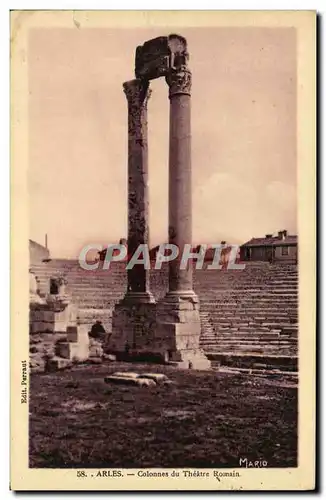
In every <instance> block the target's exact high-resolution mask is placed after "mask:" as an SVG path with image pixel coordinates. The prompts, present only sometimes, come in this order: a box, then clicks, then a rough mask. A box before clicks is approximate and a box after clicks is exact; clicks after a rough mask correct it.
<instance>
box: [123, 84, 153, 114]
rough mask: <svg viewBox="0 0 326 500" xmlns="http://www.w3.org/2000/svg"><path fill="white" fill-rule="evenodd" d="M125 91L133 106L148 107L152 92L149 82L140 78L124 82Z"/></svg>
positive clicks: (129, 103) (130, 104) (129, 102)
mask: <svg viewBox="0 0 326 500" xmlns="http://www.w3.org/2000/svg"><path fill="white" fill-rule="evenodd" d="M123 91H124V93H125V94H126V97H127V101H128V105H129V106H130V107H131V108H140V107H146V106H147V102H148V99H149V98H150V96H151V94H152V91H151V89H150V88H149V82H148V81H146V80H141V79H140V78H135V79H134V80H129V81H128V82H125V83H124V84H123Z"/></svg>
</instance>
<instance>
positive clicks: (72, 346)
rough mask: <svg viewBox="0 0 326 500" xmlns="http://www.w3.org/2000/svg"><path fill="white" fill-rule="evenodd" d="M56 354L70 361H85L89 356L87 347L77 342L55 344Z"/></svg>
mask: <svg viewBox="0 0 326 500" xmlns="http://www.w3.org/2000/svg"><path fill="white" fill-rule="evenodd" d="M57 354H58V356H60V357H62V358H65V359H69V360H70V361H86V359H88V356H89V345H88V344H82V343H79V342H60V343H58V344H57Z"/></svg>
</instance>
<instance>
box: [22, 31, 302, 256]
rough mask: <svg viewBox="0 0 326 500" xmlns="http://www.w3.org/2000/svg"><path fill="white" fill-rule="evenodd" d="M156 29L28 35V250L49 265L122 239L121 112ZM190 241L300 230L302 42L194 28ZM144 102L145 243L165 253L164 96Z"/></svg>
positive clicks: (156, 89) (280, 34) (160, 83)
mask: <svg viewBox="0 0 326 500" xmlns="http://www.w3.org/2000/svg"><path fill="white" fill-rule="evenodd" d="M170 32H171V30H170V29H169V32H167V33H165V32H164V30H163V31H162V29H143V28H142V29H139V30H137V29H132V30H128V29H111V28H110V29H104V28H101V29H99V28H97V29H94V28H92V29H91V28H87V29H77V28H76V29H73V28H71V29H68V28H64V29H63V28H51V29H49V28H47V29H32V30H30V35H29V46H28V74H29V168H28V182H29V220H30V238H31V239H33V240H35V241H37V242H39V243H41V244H44V239H45V234H46V233H47V234H48V246H49V249H50V252H51V256H52V257H66V258H74V257H76V256H77V255H78V253H79V251H80V249H81V248H82V247H83V246H84V245H87V244H91V243H100V244H103V245H107V244H108V243H114V242H116V241H118V240H119V239H120V238H121V237H126V235H127V161H128V151H127V118H128V117H127V100H126V97H125V95H124V93H123V90H122V83H123V82H124V81H126V80H131V79H133V78H134V54H135V49H136V47H137V45H141V44H142V43H144V41H146V40H148V39H150V38H154V37H156V36H161V35H168V34H169V33H170ZM173 32H176V33H179V34H181V35H183V36H185V37H186V38H187V41H188V50H189V53H190V61H189V66H190V69H191V71H192V74H193V84H192V97H191V108H192V171H193V173H192V175H193V207H192V208H193V211H192V213H193V243H194V244H198V243H219V242H220V241H221V240H226V241H228V242H231V243H243V242H244V241H247V240H248V239H250V238H251V237H253V236H256V237H258V236H263V235H265V234H266V233H274V232H277V231H278V230H280V229H287V230H288V231H289V232H290V233H292V234H295V233H296V230H297V221H296V218H297V179H296V170H297V165H296V161H297V158H296V33H295V29H291V28H259V27H257V28H250V27H248V28H221V27H219V28H189V29H184V28H183V29H182V30H178V28H177V27H176V28H175V30H173ZM151 88H152V95H151V98H150V100H149V103H148V127H149V137H148V142H149V190H150V192H149V196H150V244H151V246H153V245H156V244H159V243H161V242H164V241H167V229H168V152H169V144H168V133H169V100H168V87H167V85H166V83H165V81H164V80H163V79H159V80H155V81H153V82H151Z"/></svg>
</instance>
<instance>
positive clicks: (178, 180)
mask: <svg viewBox="0 0 326 500" xmlns="http://www.w3.org/2000/svg"><path fill="white" fill-rule="evenodd" d="M166 82H167V84H168V86H169V99H170V149H169V243H173V244H174V245H176V246H177V247H178V248H179V255H178V258H177V259H175V260H173V261H171V262H170V264H169V293H170V294H173V295H191V296H193V295H194V292H193V290H192V266H191V264H188V265H187V268H186V269H180V261H181V257H182V253H183V249H184V245H185V244H191V243H192V216H191V210H192V201H191V200H192V187H191V123H190V112H191V109H190V106H191V102H190V91H191V72H190V71H189V70H188V69H184V70H181V71H178V72H174V71H170V72H169V74H168V75H167V76H166Z"/></svg>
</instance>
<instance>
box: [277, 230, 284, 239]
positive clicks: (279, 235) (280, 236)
mask: <svg viewBox="0 0 326 500" xmlns="http://www.w3.org/2000/svg"><path fill="white" fill-rule="evenodd" d="M278 239H279V240H283V231H279V232H278Z"/></svg>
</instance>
